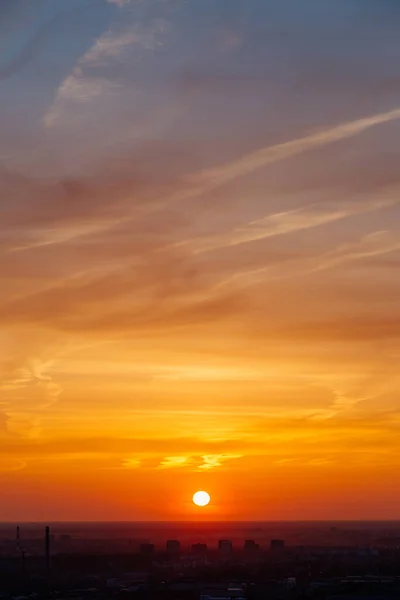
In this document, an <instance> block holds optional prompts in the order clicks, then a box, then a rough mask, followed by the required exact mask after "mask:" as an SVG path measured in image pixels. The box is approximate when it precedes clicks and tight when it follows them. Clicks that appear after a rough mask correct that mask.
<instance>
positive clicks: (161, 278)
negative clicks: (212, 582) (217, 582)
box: [0, 0, 400, 521]
mask: <svg viewBox="0 0 400 600" xmlns="http://www.w3.org/2000/svg"><path fill="white" fill-rule="evenodd" d="M399 30H400V3H399V1H398V0H379V1H378V0H304V1H299V0H125V1H124V0H3V1H2V2H0V190H1V195H0V289H1V295H0V489H1V498H0V521H7V520H29V521H34V520H120V519H122V520H180V519H197V518H200V519H203V518H207V519H211V520H213V519H222V520H224V519H228V520H262V519H265V520H272V519H304V520H305V519H325V518H327V519H355V518H359V519H367V518H373V519H379V518H382V519H386V518H400V478H399V474H400V367H399V365H400V302H399V300H400V277H399V267H400V206H399V203H400V193H399V192H400V169H399V165H400V78H399V64H400V39H399ZM199 489H205V490H207V491H208V492H209V493H210V495H211V497H212V502H211V503H210V505H209V506H208V507H207V508H203V509H199V508H197V507H195V506H194V505H193V503H192V501H191V498H192V495H193V493H194V492H195V491H196V490H199Z"/></svg>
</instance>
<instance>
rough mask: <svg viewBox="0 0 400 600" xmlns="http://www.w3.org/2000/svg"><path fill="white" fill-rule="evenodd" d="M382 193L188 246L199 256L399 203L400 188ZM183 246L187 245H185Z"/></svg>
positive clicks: (281, 216) (283, 215) (276, 217)
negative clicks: (399, 191) (330, 208)
mask: <svg viewBox="0 0 400 600" xmlns="http://www.w3.org/2000/svg"><path fill="white" fill-rule="evenodd" d="M381 194H382V196H383V198H382V199H378V200H370V201H368V200H367V201H365V200H364V201H359V202H352V203H346V204H344V205H343V206H340V207H339V208H335V209H334V210H327V209H325V208H324V207H323V206H318V205H314V206H305V207H301V208H297V209H294V210H290V211H285V212H280V213H275V214H272V215H268V216H266V217H263V218H262V219H258V220H256V221H252V222H251V223H248V224H247V225H244V226H243V227H241V228H238V229H234V230H233V231H231V232H228V233H222V234H220V235H216V236H213V237H210V238H203V239H202V238H199V239H193V240H191V241H190V242H188V245H189V247H190V248H193V250H194V252H196V253H197V252H200V253H201V252H210V251H215V250H219V249H221V248H227V247H233V246H238V245H240V244H246V243H249V242H254V241H257V240H263V239H267V238H270V237H275V236H279V235H285V234H289V233H296V232H298V231H302V230H305V229H311V228H313V227H319V226H322V225H327V224H329V223H334V222H335V221H339V220H342V219H346V218H349V217H353V216H356V215H362V214H365V213H368V212H375V211H378V210H382V209H385V208H390V207H393V206H396V205H397V204H399V202H400V200H399V195H398V190H397V189H396V190H394V191H393V192H391V193H390V192H389V193H388V192H387V191H385V190H383V191H382V192H381ZM388 196H389V197H388ZM183 245H185V243H184V242H183Z"/></svg>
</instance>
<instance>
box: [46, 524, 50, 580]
mask: <svg viewBox="0 0 400 600" xmlns="http://www.w3.org/2000/svg"><path fill="white" fill-rule="evenodd" d="M45 550H46V569H50V527H49V526H48V525H47V526H46V538H45Z"/></svg>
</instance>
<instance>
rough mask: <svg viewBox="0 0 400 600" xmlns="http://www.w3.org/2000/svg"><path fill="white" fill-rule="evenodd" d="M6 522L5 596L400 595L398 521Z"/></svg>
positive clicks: (119, 599) (1, 537) (211, 598)
mask: <svg viewBox="0 0 400 600" xmlns="http://www.w3.org/2000/svg"><path fill="white" fill-rule="evenodd" d="M45 538H46V535H45V525H44V524H20V525H19V526H18V525H17V524H3V525H0V599H2V600H3V599H4V600H9V599H10V600H11V599H17V598H18V600H23V599H24V598H29V599H30V600H47V599H50V598H51V599H59V600H69V599H71V600H72V599H78V600H102V599H104V600H105V599H115V600H268V599H269V598H270V599H271V600H274V599H277V600H279V599H282V600H283V599H291V598H293V599H296V598H310V599H321V600H323V599H327V600H334V599H337V600H353V599H354V600H357V599H360V600H361V599H363V598H365V599H368V600H380V599H382V600H392V599H393V600H394V599H399V600H400V523H395V522H380V523H378V522H369V523H361V522H336V523H327V522H324V523H322V522H318V523H317V522H315V523H100V524H95V523H93V524H79V523H53V524H50V525H49V530H48V534H47V540H46V539H45Z"/></svg>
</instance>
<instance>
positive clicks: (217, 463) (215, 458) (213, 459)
mask: <svg viewBox="0 0 400 600" xmlns="http://www.w3.org/2000/svg"><path fill="white" fill-rule="evenodd" d="M238 458H243V454H206V455H204V456H202V459H203V464H201V465H199V467H198V470H199V471H210V470H211V469H216V468H217V467H221V466H222V464H223V463H224V462H225V461H227V460H234V459H238Z"/></svg>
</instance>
